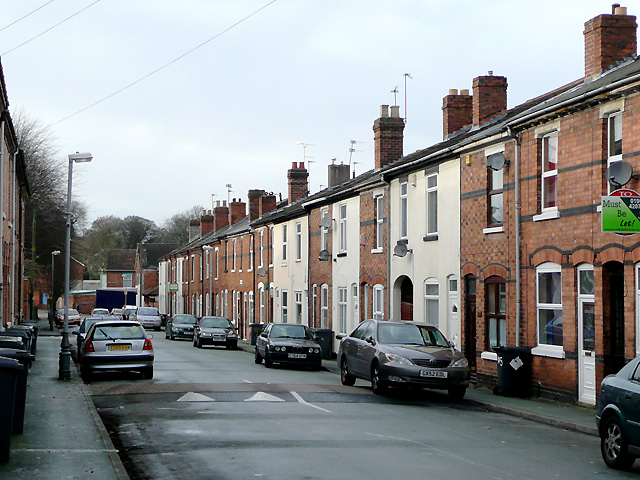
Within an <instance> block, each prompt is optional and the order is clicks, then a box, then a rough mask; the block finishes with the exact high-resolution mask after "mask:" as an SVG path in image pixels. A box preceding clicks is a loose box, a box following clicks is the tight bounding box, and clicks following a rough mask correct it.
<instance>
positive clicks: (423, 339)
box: [378, 323, 449, 347]
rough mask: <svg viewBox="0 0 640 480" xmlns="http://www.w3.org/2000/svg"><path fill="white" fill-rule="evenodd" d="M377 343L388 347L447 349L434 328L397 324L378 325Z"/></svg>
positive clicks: (443, 339)
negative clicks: (414, 346) (410, 346)
mask: <svg viewBox="0 0 640 480" xmlns="http://www.w3.org/2000/svg"><path fill="white" fill-rule="evenodd" d="M378 342H380V343H385V344H390V345H425V346H429V347H449V345H448V344H447V341H446V340H445V338H444V336H443V335H442V333H440V331H439V330H437V329H435V328H429V327H419V326H417V325H401V324H397V323H379V324H378Z"/></svg>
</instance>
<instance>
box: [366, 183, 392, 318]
mask: <svg viewBox="0 0 640 480" xmlns="http://www.w3.org/2000/svg"><path fill="white" fill-rule="evenodd" d="M380 180H381V181H382V183H384V184H385V185H386V186H387V318H386V319H387V320H393V318H392V315H391V294H392V293H393V292H392V290H391V287H390V282H391V181H387V180H385V178H384V174H382V173H381V174H380ZM373 307H374V306H373V305H372V308H371V310H372V313H373Z"/></svg>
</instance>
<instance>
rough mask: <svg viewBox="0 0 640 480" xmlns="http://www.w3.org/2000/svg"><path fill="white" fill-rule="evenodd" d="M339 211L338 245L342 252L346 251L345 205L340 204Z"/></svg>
mask: <svg viewBox="0 0 640 480" xmlns="http://www.w3.org/2000/svg"><path fill="white" fill-rule="evenodd" d="M339 211H340V223H339V230H340V239H339V241H340V243H339V245H338V246H339V250H340V252H341V253H342V252H346V251H347V206H346V205H340V207H339Z"/></svg>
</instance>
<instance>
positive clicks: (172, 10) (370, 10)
mask: <svg viewBox="0 0 640 480" xmlns="http://www.w3.org/2000/svg"><path fill="white" fill-rule="evenodd" d="M620 3H621V4H622V5H623V6H627V7H630V8H629V14H631V15H637V14H638V13H640V12H636V11H634V10H633V8H632V7H633V5H631V4H625V3H624V2H620ZM0 5H1V6H2V9H1V12H2V16H1V18H2V21H0V29H2V30H0V55H1V58H2V64H3V67H4V75H5V80H6V83H7V91H8V94H9V100H10V103H11V105H10V109H11V111H12V112H14V113H15V112H17V111H18V110H23V111H24V112H26V113H28V114H29V115H30V116H32V117H34V118H38V119H39V120H40V121H41V122H42V123H43V124H45V125H50V126H51V130H52V132H53V134H54V135H55V136H56V137H57V139H58V140H57V146H58V147H59V152H60V158H62V159H65V160H66V156H67V154H69V153H73V152H76V151H80V152H85V151H88V152H91V153H92V154H93V156H94V161H93V162H92V163H89V164H83V165H78V166H77V167H76V168H75V169H74V194H77V195H78V196H81V198H82V199H83V200H84V201H85V203H86V204H87V206H88V208H89V220H93V219H95V218H97V217H99V216H102V215H109V214H113V215H117V216H120V217H124V216H127V215H139V216H142V217H145V218H149V219H151V220H154V221H156V222H158V223H160V222H162V221H163V220H164V219H166V218H169V217H170V216H172V215H174V214H175V213H179V212H182V211H184V210H187V209H189V208H190V207H192V206H194V205H198V204H200V205H204V206H205V207H209V208H210V205H211V201H212V194H215V195H216V196H215V197H213V198H215V199H218V200H222V199H224V200H226V199H227V189H226V187H225V185H227V184H231V185H232V190H233V191H232V193H231V194H230V196H231V197H232V198H234V197H235V198H237V197H240V198H242V199H243V200H246V197H247V190H249V189H253V188H262V189H265V190H267V191H273V192H275V193H279V192H282V194H283V196H284V197H286V192H287V184H286V173H287V169H288V168H290V167H291V163H292V162H298V161H302V160H303V155H304V152H303V147H302V146H301V145H300V143H301V142H302V143H306V144H310V145H312V146H309V147H307V149H306V154H307V157H309V158H307V162H309V161H311V162H313V163H307V165H308V166H309V172H310V184H311V191H312V192H315V191H317V190H319V189H320V188H321V186H322V188H324V184H326V178H327V165H328V164H329V163H330V161H331V159H333V158H336V159H337V161H338V162H345V163H346V162H348V161H349V148H350V147H351V143H350V141H351V140H356V141H358V142H361V143H357V144H355V149H356V150H357V151H356V152H354V153H353V161H354V162H359V163H356V164H355V169H356V173H358V174H359V173H363V172H365V171H366V170H369V169H371V168H372V167H373V132H372V125H373V122H374V120H375V119H376V118H377V117H378V116H379V111H380V110H379V107H380V105H382V104H391V105H392V104H393V103H394V94H393V93H391V92H392V90H394V88H395V87H396V86H397V87H398V92H399V93H398V94H397V103H398V104H399V105H400V106H401V115H402V116H403V117H404V116H406V117H407V125H406V129H405V154H409V153H411V152H414V151H416V150H419V149H421V148H425V147H427V146H429V145H432V144H433V143H436V142H438V141H440V140H441V139H442V110H441V107H442V98H443V97H444V96H445V95H446V94H447V93H448V90H449V89H453V88H455V89H465V88H467V89H471V82H472V79H473V78H474V77H477V76H479V75H486V74H487V72H488V71H490V70H491V71H493V72H494V74H495V75H501V76H506V77H507V79H508V84H509V88H508V102H509V107H514V106H516V105H518V104H520V103H522V102H524V101H526V100H528V99H530V98H533V97H535V96H537V95H540V94H542V93H544V92H547V91H549V90H552V89H554V88H556V87H558V86H561V85H564V84H566V83H569V82H570V81H573V80H575V79H578V78H581V77H582V76H583V75H584V42H583V34H582V32H583V29H584V22H585V21H587V20H589V19H590V18H593V17H595V16H597V15H599V14H602V13H610V12H611V2H604V1H595V0H565V1H562V2H558V1H551V0H536V1H530V0H508V1H507V0H502V1H498V0H482V1H478V0H459V1H457V2H445V1H435V0H393V1H389V0H275V1H271V0H241V1H238V0H180V1H175V0H98V1H97V2H96V0H54V1H49V0H20V1H19V2H18V1H14V0H0ZM39 7H42V8H40V9H39V10H37V11H36V12H35V13H32V14H31V15H28V16H27V17H26V18H24V19H22V20H20V21H18V22H17V23H15V24H13V25H11V24H12V23H13V22H15V21H16V20H18V19H20V18H22V17H23V16H25V15H27V14H29V13H30V12H33V11H34V10H36V9H38V8H39ZM69 17H71V18H69ZM247 17H248V18H247ZM65 20H66V21H65ZM61 22H62V23H61ZM58 24H59V25H58ZM56 25H57V26H56ZM52 27H54V28H52ZM49 29H50V30H49ZM47 30H49V31H47ZM34 37H35V38H34ZM30 40H31V41H30ZM25 42H27V43H25ZM205 42H206V43H205ZM23 43H24V45H22V44H23ZM199 46H200V47H199ZM197 47H199V48H197ZM189 52H190V53H189ZM185 54H186V55H185ZM165 66H166V67H165ZM162 67H165V68H162ZM158 69H161V70H159V71H157V70H158ZM153 72H156V73H153ZM152 73H153V74H152ZM405 73H409V74H410V75H411V77H412V78H410V79H407V80H406V83H407V88H406V91H405V86H404V84H405V78H406V77H405V76H404V74H405ZM150 74H151V75H150ZM132 84H133V85H132ZM130 85H132V86H130ZM129 86H130V87H129ZM127 87H129V88H127ZM405 97H406V105H407V109H406V112H405V108H404V105H405ZM88 107H89V108H88ZM78 112H79V113H78Z"/></svg>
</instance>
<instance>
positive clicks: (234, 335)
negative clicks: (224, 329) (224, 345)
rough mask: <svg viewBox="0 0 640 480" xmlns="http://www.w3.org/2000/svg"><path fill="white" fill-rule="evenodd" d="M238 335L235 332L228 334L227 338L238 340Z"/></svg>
mask: <svg viewBox="0 0 640 480" xmlns="http://www.w3.org/2000/svg"><path fill="white" fill-rule="evenodd" d="M236 337H237V335H236V334H235V333H233V332H230V333H227V338H236Z"/></svg>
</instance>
